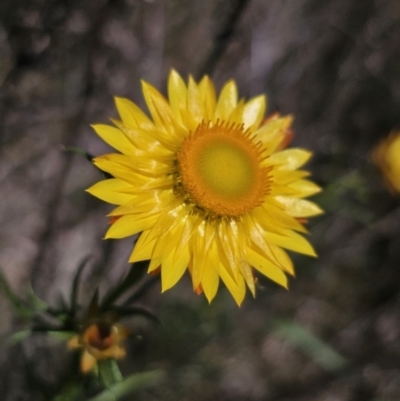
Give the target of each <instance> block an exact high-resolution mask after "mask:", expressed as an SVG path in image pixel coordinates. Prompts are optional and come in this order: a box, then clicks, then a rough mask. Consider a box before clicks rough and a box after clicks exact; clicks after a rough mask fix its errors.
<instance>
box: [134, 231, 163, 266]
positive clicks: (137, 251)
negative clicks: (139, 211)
mask: <svg viewBox="0 0 400 401" xmlns="http://www.w3.org/2000/svg"><path fill="white" fill-rule="evenodd" d="M149 234H150V230H147V231H143V232H142V233H141V234H140V236H139V239H138V240H137V241H136V244H135V246H134V248H133V251H132V253H131V256H130V257H129V263H134V262H139V261H141V260H150V259H151V257H152V255H153V250H154V246H155V244H156V241H157V239H156V238H151V239H150V238H149Z"/></svg>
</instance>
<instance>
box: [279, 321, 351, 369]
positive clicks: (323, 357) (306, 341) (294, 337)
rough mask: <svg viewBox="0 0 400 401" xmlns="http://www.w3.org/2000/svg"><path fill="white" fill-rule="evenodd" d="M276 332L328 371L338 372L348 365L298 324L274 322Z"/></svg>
mask: <svg viewBox="0 0 400 401" xmlns="http://www.w3.org/2000/svg"><path fill="white" fill-rule="evenodd" d="M274 330H275V332H276V333H277V334H278V335H280V336H281V337H283V338H284V339H286V340H287V341H289V342H290V343H291V344H293V345H294V346H296V347H298V348H299V349H301V350H302V351H303V352H304V353H305V354H307V355H308V356H309V357H311V358H312V359H313V360H314V361H315V362H316V363H318V364H319V365H320V366H321V367H322V368H324V369H326V370H328V371H337V370H339V369H342V368H343V367H345V366H346V365H347V363H348V362H347V360H346V359H345V358H344V357H343V356H342V355H340V354H339V353H338V352H336V351H335V350H334V349H333V348H331V347H330V346H329V345H328V344H326V343H325V342H323V341H322V340H320V339H319V338H318V337H316V336H315V335H314V334H312V333H310V332H309V331H308V330H306V329H305V328H304V327H302V326H300V325H298V324H295V323H292V322H290V321H284V320H280V321H276V322H274Z"/></svg>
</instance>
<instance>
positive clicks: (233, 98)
mask: <svg viewBox="0 0 400 401" xmlns="http://www.w3.org/2000/svg"><path fill="white" fill-rule="evenodd" d="M237 99H238V92H237V87H236V83H235V81H233V80H230V81H228V82H227V83H226V84H225V85H224V87H223V88H222V91H221V94H220V96H219V99H218V103H217V108H216V110H215V118H216V119H218V118H219V119H220V120H224V121H228V120H229V117H230V115H231V113H232V111H233V110H234V108H235V107H236V105H237Z"/></svg>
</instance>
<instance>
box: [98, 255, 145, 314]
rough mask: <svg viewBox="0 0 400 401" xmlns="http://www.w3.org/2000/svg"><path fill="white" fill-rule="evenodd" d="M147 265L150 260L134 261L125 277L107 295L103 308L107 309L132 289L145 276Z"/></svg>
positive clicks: (102, 304)
mask: <svg viewBox="0 0 400 401" xmlns="http://www.w3.org/2000/svg"><path fill="white" fill-rule="evenodd" d="M147 267H148V262H137V263H133V264H132V266H131V268H130V270H129V272H128V274H127V275H126V276H125V278H124V279H123V280H122V281H120V282H119V283H118V284H117V285H116V286H115V287H114V288H111V289H110V291H108V293H107V294H106V295H105V297H104V299H103V301H102V303H101V308H102V310H103V311H105V310H107V309H108V308H109V307H110V305H112V304H113V303H114V302H115V301H116V300H117V299H118V298H119V297H121V296H122V295H123V294H124V293H125V292H126V291H128V290H129V289H131V288H132V287H133V286H134V285H135V284H136V283H137V282H138V281H139V280H140V279H141V278H142V277H143V274H144V273H145V271H146V270H147Z"/></svg>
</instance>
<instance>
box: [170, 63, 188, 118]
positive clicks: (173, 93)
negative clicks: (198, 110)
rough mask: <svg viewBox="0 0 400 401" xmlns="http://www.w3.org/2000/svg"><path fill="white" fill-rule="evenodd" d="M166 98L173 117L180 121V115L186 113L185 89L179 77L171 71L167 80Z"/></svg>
mask: <svg viewBox="0 0 400 401" xmlns="http://www.w3.org/2000/svg"><path fill="white" fill-rule="evenodd" d="M168 98H169V103H170V105H171V109H172V112H173V113H174V115H175V117H176V118H177V119H179V120H180V121H182V118H181V116H182V113H185V112H186V105H187V88H186V85H185V82H184V81H183V79H182V78H181V76H180V75H179V74H178V73H177V72H176V71H175V70H171V72H170V74H169V78H168Z"/></svg>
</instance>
